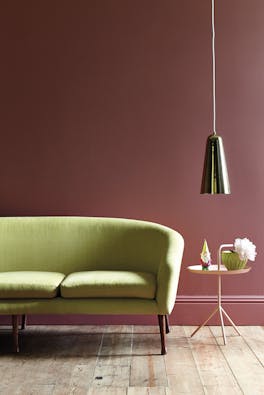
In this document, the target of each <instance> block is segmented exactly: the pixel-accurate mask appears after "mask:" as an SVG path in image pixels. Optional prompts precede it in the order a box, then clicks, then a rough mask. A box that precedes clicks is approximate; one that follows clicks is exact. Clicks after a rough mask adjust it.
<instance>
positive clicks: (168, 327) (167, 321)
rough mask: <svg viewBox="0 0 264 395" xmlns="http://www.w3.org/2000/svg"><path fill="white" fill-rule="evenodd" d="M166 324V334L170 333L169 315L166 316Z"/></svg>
mask: <svg viewBox="0 0 264 395" xmlns="http://www.w3.org/2000/svg"><path fill="white" fill-rule="evenodd" d="M165 323H166V333H170V323H169V316H168V315H165Z"/></svg>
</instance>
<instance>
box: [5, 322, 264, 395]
mask: <svg viewBox="0 0 264 395" xmlns="http://www.w3.org/2000/svg"><path fill="white" fill-rule="evenodd" d="M193 329H194V328H192V327H180V326H175V327H171V333H170V334H169V335H167V347H168V354H167V355H166V356H161V355H160V354H159V353H160V338H159V333H158V327H138V326H105V327H101V326H80V327H76V326H63V327H55V326H49V327H45V326H38V327H34V326H29V327H28V328H27V329H26V330H25V331H23V332H22V333H21V334H20V345H21V352H20V354H13V353H11V352H10V350H11V348H12V339H11V333H10V331H9V330H7V328H2V329H0V394H3V395H13V394H20V395H29V394H33V395H35V394H36V395H50V394H52V395H67V394H75V395H83V394H88V395H97V394H107V395H145V394H150V395H174V394H192V395H199V394H210V395H211V394H223V395H233V394H248V395H256V394H261V395H263V394H264V327H240V330H241V332H242V334H243V337H239V336H237V335H236V334H235V333H234V331H233V329H232V328H231V327H227V328H226V330H227V336H228V337H227V341H228V344H227V345H226V346H223V345H222V344H223V340H222V337H221V332H220V328H219V327H206V328H203V329H201V330H200V331H199V332H198V333H197V334H196V335H195V337H194V338H190V334H191V332H192V331H193Z"/></svg>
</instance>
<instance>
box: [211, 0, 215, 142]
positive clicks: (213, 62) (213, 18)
mask: <svg viewBox="0 0 264 395" xmlns="http://www.w3.org/2000/svg"><path fill="white" fill-rule="evenodd" d="M212 77H213V81H212V82H213V133H214V135H216V98H215V97H216V94H215V85H216V83H215V80H216V78H215V0H212Z"/></svg>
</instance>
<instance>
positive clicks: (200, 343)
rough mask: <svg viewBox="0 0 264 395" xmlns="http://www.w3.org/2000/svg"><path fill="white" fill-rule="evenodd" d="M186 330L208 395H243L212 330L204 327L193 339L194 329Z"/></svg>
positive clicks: (188, 328) (187, 328)
mask: <svg viewBox="0 0 264 395" xmlns="http://www.w3.org/2000/svg"><path fill="white" fill-rule="evenodd" d="M184 329H185V333H186V335H187V337H188V339H189V340H188V341H189V345H190V350H191V352H192V354H193V358H194V360H195V363H196V366H197V369H198V372H199V375H200V379H201V382H202V384H203V387H204V390H205V392H206V394H223V395H225V394H228V395H238V394H242V392H241V389H240V388H239V386H238V384H237V382H236V379H235V377H234V376H233V373H232V371H231V369H230V368H229V366H228V364H227V363H226V359H225V357H224V356H223V354H222V352H221V350H220V348H219V346H218V345H217V342H216V339H215V338H214V336H213V335H212V333H211V331H210V329H209V328H208V327H204V328H202V329H201V330H200V331H199V332H197V333H196V334H195V336H194V337H192V338H190V336H191V334H192V331H193V328H191V327H185V328H184Z"/></svg>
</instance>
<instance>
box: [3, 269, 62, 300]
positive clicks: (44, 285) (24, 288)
mask: <svg viewBox="0 0 264 395" xmlns="http://www.w3.org/2000/svg"><path fill="white" fill-rule="evenodd" d="M64 277H65V275H64V274H62V273H56V272H40V271H39V272H37V271H35V272H32V271H26V272H25V271H20V272H0V296H1V299H19V298H20V299H42V298H47V299H50V298H55V297H56V296H57V295H58V291H59V288H60V284H61V282H62V280H63V279H64Z"/></svg>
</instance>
